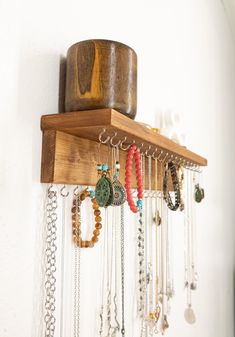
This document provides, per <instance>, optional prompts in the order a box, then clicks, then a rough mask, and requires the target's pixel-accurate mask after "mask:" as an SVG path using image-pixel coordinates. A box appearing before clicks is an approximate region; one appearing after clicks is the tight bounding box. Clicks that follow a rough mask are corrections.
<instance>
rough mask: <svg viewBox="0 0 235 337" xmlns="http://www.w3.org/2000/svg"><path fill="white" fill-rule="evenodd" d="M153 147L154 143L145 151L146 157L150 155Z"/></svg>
mask: <svg viewBox="0 0 235 337" xmlns="http://www.w3.org/2000/svg"><path fill="white" fill-rule="evenodd" d="M151 148H152V145H149V148H148V149H147V150H146V151H145V156H146V157H150V155H149V151H150V150H151Z"/></svg>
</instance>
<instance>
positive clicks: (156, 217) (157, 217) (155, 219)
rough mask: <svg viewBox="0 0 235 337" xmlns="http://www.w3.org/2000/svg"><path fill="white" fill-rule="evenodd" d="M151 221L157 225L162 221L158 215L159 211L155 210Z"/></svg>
mask: <svg viewBox="0 0 235 337" xmlns="http://www.w3.org/2000/svg"><path fill="white" fill-rule="evenodd" d="M153 221H154V222H155V224H156V225H157V226H160V225H161V223H162V218H161V217H160V213H159V211H157V212H156V215H155V217H154V218H153Z"/></svg>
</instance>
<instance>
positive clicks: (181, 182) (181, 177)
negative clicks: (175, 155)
mask: <svg viewBox="0 0 235 337" xmlns="http://www.w3.org/2000/svg"><path fill="white" fill-rule="evenodd" d="M178 180H179V188H180V205H179V208H180V211H181V212H182V211H183V210H184V200H183V189H184V169H183V167H182V166H179V168H178Z"/></svg>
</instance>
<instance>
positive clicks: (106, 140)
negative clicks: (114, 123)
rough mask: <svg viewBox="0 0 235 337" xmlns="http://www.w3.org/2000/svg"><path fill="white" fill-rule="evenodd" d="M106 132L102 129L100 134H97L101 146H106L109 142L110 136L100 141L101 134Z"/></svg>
mask: <svg viewBox="0 0 235 337" xmlns="http://www.w3.org/2000/svg"><path fill="white" fill-rule="evenodd" d="M105 132H106V129H105V128H103V130H102V131H101V132H100V134H99V141H100V143H102V144H106V143H107V142H108V141H109V140H110V136H107V138H106V139H105V140H102V136H103V134H104V133H105Z"/></svg>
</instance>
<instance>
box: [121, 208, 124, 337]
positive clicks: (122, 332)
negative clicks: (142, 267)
mask: <svg viewBox="0 0 235 337" xmlns="http://www.w3.org/2000/svg"><path fill="white" fill-rule="evenodd" d="M124 238H125V228H124V206H123V205H121V291H122V325H121V334H122V337H125V265H124V264H125V251H124V246H125V239H124Z"/></svg>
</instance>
